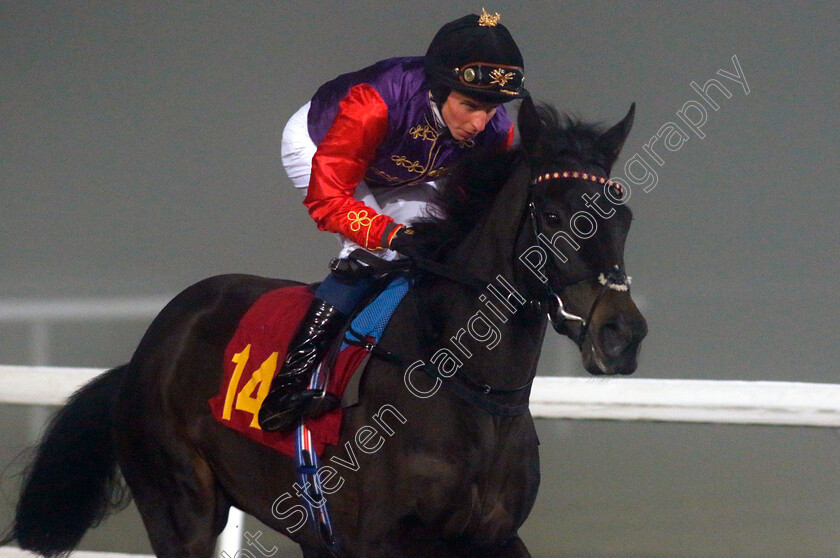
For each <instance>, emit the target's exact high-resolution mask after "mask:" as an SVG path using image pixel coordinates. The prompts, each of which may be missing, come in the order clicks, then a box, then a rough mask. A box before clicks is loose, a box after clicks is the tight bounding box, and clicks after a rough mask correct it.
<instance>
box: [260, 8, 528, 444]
mask: <svg viewBox="0 0 840 558" xmlns="http://www.w3.org/2000/svg"><path fill="white" fill-rule="evenodd" d="M482 11H483V10H482ZM523 70H524V64H523V60H522V55H521V53H520V52H519V48H518V47H517V46H516V43H515V42H514V40H513V38H512V37H511V35H510V33H509V32H508V30H507V28H505V27H504V26H503V25H501V24H500V23H499V14H495V15H490V14H488V13H487V12H483V13H482V15H481V16H477V15H467V16H464V17H462V18H459V19H457V20H455V21H452V22H450V23H447V24H446V25H444V26H443V27H441V29H440V30H439V31H438V33H437V34H436V35H435V37H434V39H433V40H432V42H431V44H430V45H429V48H428V50H427V52H426V55H425V56H424V57H413V58H391V59H388V60H383V61H381V62H378V63H376V64H374V65H372V66H370V67H367V68H364V69H362V70H359V71H357V72H353V73H349V74H344V75H341V76H339V77H337V78H336V79H334V80H332V81H330V82H328V83H326V84H324V85H322V86H321V87H320V88H319V89H318V91H317V92H316V93H315V96H314V97H313V98H312V100H311V101H310V102H309V103H307V104H306V105H304V106H303V107H302V108H301V109H300V110H299V111H298V112H297V113H295V114H294V115H293V116H292V117H291V119H290V120H289V122H288V124H287V125H286V128H285V130H284V131H283V151H282V157H283V165H284V167H285V169H286V172H287V173H288V175H289V178H290V179H291V180H292V182H293V184H294V185H295V187H297V188H299V189H301V190H303V191H304V192H305V193H306V198H305V200H304V202H303V203H304V205H305V206H306V207H307V208H308V210H309V214H310V216H311V217H312V218H313V219H314V220H315V222H316V223H317V225H318V228H319V229H320V230H325V231H330V232H334V233H338V234H339V238H340V241H341V244H342V249H341V252H340V253H339V258H343V257H346V256H347V255H348V254H349V253H350V252H352V251H353V250H354V249H358V248H363V249H365V250H368V251H371V252H372V253H374V254H376V255H378V256H380V257H382V258H385V259H393V258H395V257H397V256H398V254H402V255H407V256H410V255H411V248H412V233H413V231H412V229H411V227H410V225H411V222H412V220H413V219H415V218H417V217H420V216H422V215H423V210H424V208H425V206H426V204H427V203H428V201H429V200H430V198H431V195H432V193H433V191H434V189H435V182H434V181H435V180H437V179H439V178H441V177H443V176H445V175H446V173H447V171H448V169H449V168H450V167H451V166H452V165H453V164H454V163H455V162H456V161H457V160H458V158H459V157H461V156H462V155H463V154H465V153H467V152H468V151H469V150H470V149H472V148H475V147H489V148H499V149H507V148H509V147H510V146H511V144H512V143H513V125H512V124H511V122H510V120H509V119H508V117H507V114H506V112H505V109H504V107H503V106H502V103H505V102H507V101H511V100H514V99H520V98H523V97H525V96H526V95H527V91H526V90H525V89H524V87H523V80H524V74H523ZM369 288H370V279H356V280H354V281H352V282H348V281H347V279H346V278H344V277H342V276H341V275H340V274H338V273H331V274H330V275H329V276H327V278H326V279H325V280H324V281H323V283H321V285H320V286H319V287H318V289H317V290H316V291H315V295H316V298H315V300H314V301H313V302H312V305H311V306H310V308H309V310H308V311H307V313H306V316H305V317H304V320H303V323H302V324H301V326H300V329H299V330H298V332H297V333H296V334H295V336H294V337H293V339H292V341H291V343H290V344H289V350H288V353H287V355H286V360H285V362H284V364H283V366H282V368H281V369H280V371H279V372H278V373H277V375H276V376H275V377H274V379H273V381H272V384H271V389H270V391H269V393H268V395H267V396H266V398H265V400H264V401H263V404H262V408H261V409H260V413H259V423H260V426H261V427H262V428H263V430H267V431H275V430H287V429H289V428H291V427H293V426H294V425H295V424H296V421H297V419H298V418H299V417H300V416H301V414H302V413H304V412H305V411H307V405H308V404H309V403H310V402H311V401H312V399H313V397H314V395H315V392H313V391H312V390H304V388H306V387H307V385H308V384H309V381H310V378H311V375H312V372H313V371H314V369H315V367H316V366H317V364H318V363H319V361H320V360H321V359H322V358H323V355H324V353H325V351H326V349H327V347H328V346H329V344H330V341H331V340H332V338H333V337H334V336H335V335H336V334H337V333H338V331H339V330H340V329H341V327H342V326H343V325H344V322H345V320H346V318H347V317H348V316H349V315H350V314H351V313H352V311H353V309H354V308H355V307H356V305H357V304H358V303H359V302H360V301H361V300H362V299H363V298H364V296H365V295H366V294H367V292H368V290H369ZM307 414H308V413H307Z"/></svg>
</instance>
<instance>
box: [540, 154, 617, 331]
mask: <svg viewBox="0 0 840 558" xmlns="http://www.w3.org/2000/svg"><path fill="white" fill-rule="evenodd" d="M562 179H573V180H588V181H591V182H597V183H600V184H603V185H605V186H607V187H612V188H615V189H617V190H618V192H619V194H620V193H621V192H622V191H623V187H622V186H621V184H619V183H618V182H614V181H612V180H610V179H608V178H603V177H600V176H596V175H594V174H589V173H585V172H578V171H558V172H550V173H546V174H541V175H540V176H538V177H537V178H535V179H534V180H532V181H531V186H535V185H537V184H540V183H541V182H545V181H546V180H562ZM528 217H529V220H530V221H531V228H532V230H533V233H534V239H535V240H536V241H537V243H539V238H540V235H541V234H542V235H543V236H544V233H542V231H541V230H540V225H539V218H538V217H537V206H536V204H535V203H534V200H533V194H532V197H531V200H530V201H529V202H528ZM552 256H553V253H552ZM595 277H597V279H598V283H600V284H601V288H600V289H599V290H598V294H596V295H595V299H594V300H593V301H592V305H591V306H590V307H589V312H587V314H586V317H583V316H580V315H577V314H573V313H571V312H569V311H568V310H566V305H565V304H564V303H563V298H562V297H561V296H560V292H558V291H563V290H565V289H567V288H568V287H571V286H574V285H577V284H578V283H582V282H583V281H589V280H592V279H594V278H595ZM630 281H631V278H630V277H628V276H627V274H626V273H625V272H624V270H623V269H621V267H620V266H619V265H618V264H616V265H615V266H613V268H612V269H610V270H602V271H594V272H592V273H590V274H587V275H586V276H584V277H581V278H576V279H575V280H573V281H570V282H569V283H567V284H566V285H563V286H562V287H560V288H559V289H558V290H555V289H553V288H552V286H551V285H550V284H549V283H550V281H549V280H546V281H545V283H544V286H545V298H544V299H543V301H542V306H543V308H544V310H545V313H546V316H548V321H549V322H550V323H551V326H552V327H553V328H554V329H555V331H557V332H558V333H561V328H562V327H563V323H564V322H567V321H569V322H579V323H580V326H581V329H580V332H579V333H578V334H577V336H576V339H574V341H575V343H576V344H577V345H578V346H579V347H580V346H582V345H583V342H584V341H586V336H587V335H588V334H589V325H590V323H591V322H592V316H593V315H594V314H595V309H596V308H597V307H598V304H599V303H600V302H601V300H602V299H603V298H604V295H605V294H607V291H609V290H614V291H620V292H627V291H629V290H630Z"/></svg>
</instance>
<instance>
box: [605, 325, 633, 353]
mask: <svg viewBox="0 0 840 558" xmlns="http://www.w3.org/2000/svg"><path fill="white" fill-rule="evenodd" d="M631 340H632V335H631V332H630V330H629V328H628V327H627V326H625V325H623V324H621V323H619V322H609V323H606V324H604V325H603V326H601V346H602V347H603V350H604V354H606V355H607V356H609V357H617V356H619V355H621V353H622V352H624V349H626V348H627V346H628V345H629V344H630V342H631Z"/></svg>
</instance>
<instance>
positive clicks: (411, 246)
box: [388, 227, 418, 258]
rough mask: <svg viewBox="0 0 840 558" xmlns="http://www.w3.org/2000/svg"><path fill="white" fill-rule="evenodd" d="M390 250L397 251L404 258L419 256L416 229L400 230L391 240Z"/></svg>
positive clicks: (403, 228)
mask: <svg viewBox="0 0 840 558" xmlns="http://www.w3.org/2000/svg"><path fill="white" fill-rule="evenodd" d="M388 249H389V250H396V251H397V252H399V253H400V254H402V255H403V256H408V257H409V258H411V257H413V256H416V255H418V251H417V239H416V237H415V236H414V229H412V228H411V227H402V228H401V229H400V230H398V231H397V233H396V234H395V235H394V237H393V238H392V239H391V243H390V244H388Z"/></svg>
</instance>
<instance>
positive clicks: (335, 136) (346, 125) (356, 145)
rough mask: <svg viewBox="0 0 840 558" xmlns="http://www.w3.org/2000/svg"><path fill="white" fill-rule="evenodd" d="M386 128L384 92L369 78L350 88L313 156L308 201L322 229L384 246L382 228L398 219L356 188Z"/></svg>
mask: <svg viewBox="0 0 840 558" xmlns="http://www.w3.org/2000/svg"><path fill="white" fill-rule="evenodd" d="M387 132H388V107H387V106H386V105H385V102H384V101H383V100H382V97H380V96H379V93H377V91H376V90H375V89H374V88H373V87H371V86H370V85H367V84H361V85H356V86H355V87H353V88H352V89H350V91H349V92H348V93H347V96H346V97H345V98H344V99H342V100H341V103H339V109H338V114H337V115H336V117H335V121H334V122H333V124H332V126H331V127H330V129H329V130H328V131H327V134H326V135H325V136H324V139H323V141H321V143H320V145H318V149H317V151H316V152H315V156H314V157H313V158H312V175H311V177H310V179H309V190H308V191H307V193H306V199H305V200H304V202H303V203H304V205H305V206H306V207H307V208H308V209H309V215H311V216H312V218H313V219H314V220H315V222H316V223H317V224H318V228H319V229H321V230H322V231H330V232H335V233H341V234H343V235H344V236H346V237H347V238H349V239H350V240H352V241H353V242H355V243H357V244H358V245H360V246H363V247H365V248H368V249H376V248H381V247H382V236H383V233H384V232H385V229H386V228H388V225H390V224H391V223H393V222H394V220H393V219H392V218H391V217H388V216H387V215H380V214H379V213H377V212H376V211H374V210H373V209H372V208H371V207H369V206H368V205H367V204H365V203H362V202H360V201H358V200H356V199H354V198H353V193H354V192H355V191H356V186H357V185H358V184H359V182H361V180H362V179H363V178H364V176H365V172H366V171H367V168H368V166H369V165H370V162H371V161H372V160H373V156H374V154H375V153H376V149H377V148H378V147H379V146H380V145H381V144H382V142H383V141H384V140H385V135H386V134H387ZM391 228H393V225H391Z"/></svg>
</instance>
